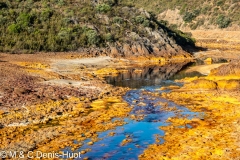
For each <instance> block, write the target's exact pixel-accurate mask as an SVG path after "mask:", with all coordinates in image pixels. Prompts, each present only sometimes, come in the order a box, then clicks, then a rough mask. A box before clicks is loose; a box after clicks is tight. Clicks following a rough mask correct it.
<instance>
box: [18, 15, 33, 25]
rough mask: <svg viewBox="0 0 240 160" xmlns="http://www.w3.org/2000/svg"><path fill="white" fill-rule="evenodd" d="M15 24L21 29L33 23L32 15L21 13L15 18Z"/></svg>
mask: <svg viewBox="0 0 240 160" xmlns="http://www.w3.org/2000/svg"><path fill="white" fill-rule="evenodd" d="M17 23H18V24H19V25H20V26H21V27H22V28H25V27H27V26H28V25H30V24H32V23H33V17H32V15H30V14H28V13H21V14H20V15H19V16H18V18H17Z"/></svg>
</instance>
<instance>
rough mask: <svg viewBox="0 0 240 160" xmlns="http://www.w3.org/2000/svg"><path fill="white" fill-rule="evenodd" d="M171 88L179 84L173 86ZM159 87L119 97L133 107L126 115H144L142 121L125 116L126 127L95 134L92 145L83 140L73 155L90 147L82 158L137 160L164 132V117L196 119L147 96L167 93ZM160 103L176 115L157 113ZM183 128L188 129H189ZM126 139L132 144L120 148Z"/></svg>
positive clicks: (191, 114) (181, 110) (148, 87)
mask: <svg viewBox="0 0 240 160" xmlns="http://www.w3.org/2000/svg"><path fill="white" fill-rule="evenodd" d="M171 83H174V82H173V81H163V83H162V84H164V85H166V84H167V85H169V84H171ZM175 85H181V84H179V83H175ZM160 87H161V85H157V86H147V87H141V88H139V89H133V90H130V91H129V92H127V93H126V95H125V96H124V97H123V98H124V100H125V101H126V102H127V103H128V104H129V105H130V106H133V109H132V111H131V113H130V115H131V116H132V115H136V116H137V115H139V114H141V115H144V118H143V119H142V120H133V119H131V118H129V117H127V118H125V119H124V120H125V122H127V124H125V125H123V126H119V127H116V128H115V129H113V130H108V131H105V132H102V133H98V135H99V138H101V139H102V140H100V141H98V142H95V143H94V144H93V145H88V144H87V142H89V141H90V139H87V140H85V141H84V145H83V146H82V147H81V148H79V149H78V150H76V151H75V152H80V151H81V150H85V149H87V148H90V149H91V151H89V152H87V153H86V154H84V155H82V158H84V157H88V158H89V159H90V160H103V159H104V160H105V159H109V160H135V159H138V156H139V155H140V154H141V153H143V151H144V150H145V149H146V148H147V147H148V145H150V144H154V143H157V142H156V135H160V136H164V131H163V130H161V129H160V128H159V127H161V126H167V125H170V124H169V123H167V122H166V120H167V119H168V118H170V117H175V116H178V117H179V116H184V117H187V118H189V119H191V118H193V117H199V116H200V114H199V113H196V112H191V111H190V110H188V109H187V108H186V107H184V106H179V105H177V104H175V103H173V102H171V101H168V100H166V99H164V98H161V97H159V96H153V95H152V94H151V93H159V94H161V93H162V92H169V91H168V90H163V91H161V90H159V88H160ZM143 103H144V104H145V105H144V106H141V105H140V104H143ZM163 104H167V106H168V108H172V107H176V108H177V109H178V110H179V111H180V113H179V112H178V113H176V111H164V110H161V108H162V105H163ZM139 111H141V112H139ZM176 114H177V115H176ZM187 127H189V128H190V127H191V126H190V125H189V126H187ZM110 132H115V135H114V136H109V135H108V134H109V133H110ZM126 137H128V138H131V139H132V142H130V143H127V144H126V145H124V146H121V145H120V144H121V142H122V141H123V140H124V139H126ZM158 143H159V144H162V143H164V140H163V139H160V142H158ZM64 151H69V152H71V150H70V148H65V149H64Z"/></svg>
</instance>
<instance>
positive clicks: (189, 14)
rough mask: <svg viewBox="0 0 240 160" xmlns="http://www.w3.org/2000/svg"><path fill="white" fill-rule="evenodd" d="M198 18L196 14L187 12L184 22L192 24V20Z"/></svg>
mask: <svg viewBox="0 0 240 160" xmlns="http://www.w3.org/2000/svg"><path fill="white" fill-rule="evenodd" d="M195 17H196V15H195V14H194V13H191V12H186V13H185V15H184V16H183V20H184V21H185V22H192V20H193V19H194V18H195Z"/></svg>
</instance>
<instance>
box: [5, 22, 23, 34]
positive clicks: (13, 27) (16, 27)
mask: <svg viewBox="0 0 240 160" xmlns="http://www.w3.org/2000/svg"><path fill="white" fill-rule="evenodd" d="M8 31H9V32H10V33H20V31H21V27H20V26H19V25H18V24H11V25H10V26H8Z"/></svg>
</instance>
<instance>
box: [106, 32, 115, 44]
mask: <svg viewBox="0 0 240 160" xmlns="http://www.w3.org/2000/svg"><path fill="white" fill-rule="evenodd" d="M104 39H105V40H106V41H107V42H114V37H113V35H111V33H107V34H105V35H104Z"/></svg>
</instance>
